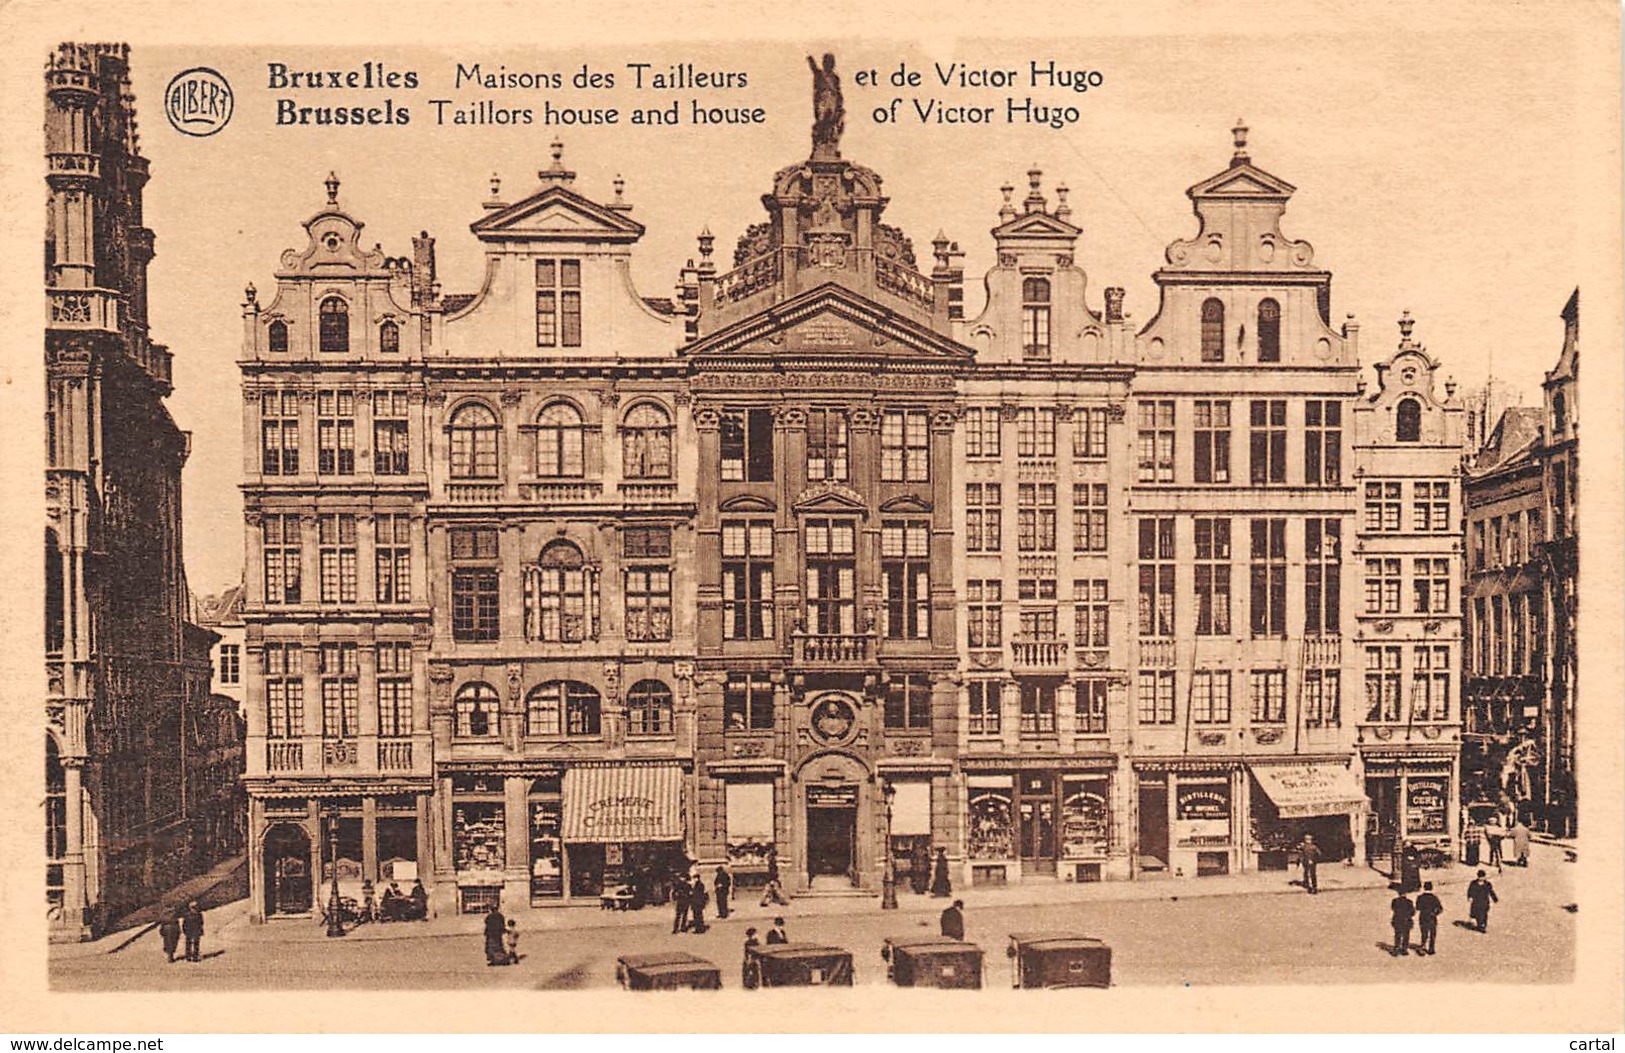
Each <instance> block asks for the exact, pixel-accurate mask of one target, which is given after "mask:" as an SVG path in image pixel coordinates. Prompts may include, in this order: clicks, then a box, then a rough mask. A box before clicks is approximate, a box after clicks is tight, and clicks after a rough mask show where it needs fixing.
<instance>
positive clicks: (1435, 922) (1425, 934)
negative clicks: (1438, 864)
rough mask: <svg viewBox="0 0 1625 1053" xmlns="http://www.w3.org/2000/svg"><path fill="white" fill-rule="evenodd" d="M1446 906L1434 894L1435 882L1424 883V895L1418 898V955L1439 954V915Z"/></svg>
mask: <svg viewBox="0 0 1625 1053" xmlns="http://www.w3.org/2000/svg"><path fill="white" fill-rule="evenodd" d="M1443 913H1444V904H1443V903H1441V902H1439V897H1438V896H1435V895H1434V894H1433V882H1431V881H1424V882H1422V894H1421V895H1420V896H1417V897H1416V931H1417V940H1416V953H1417V954H1437V953H1438V952H1437V951H1436V950H1434V943H1435V942H1436V941H1437V940H1438V938H1439V915H1440V914H1443Z"/></svg>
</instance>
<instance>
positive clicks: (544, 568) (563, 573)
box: [535, 541, 587, 643]
mask: <svg viewBox="0 0 1625 1053" xmlns="http://www.w3.org/2000/svg"><path fill="white" fill-rule="evenodd" d="M537 569H538V574H537V582H536V592H537V595H536V598H535V607H536V610H537V613H538V619H537V632H536V638H537V639H539V640H555V641H563V642H566V643H569V642H575V641H580V640H585V639H586V638H587V566H586V561H585V560H584V559H582V557H581V550H580V549H579V548H576V547H575V546H574V545H572V544H570V543H569V542H568V541H555V542H553V543H552V544H551V545H548V546H547V547H546V548H544V549H543V550H542V558H541V559H540V560H539V561H538V566H537Z"/></svg>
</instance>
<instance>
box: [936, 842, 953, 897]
mask: <svg viewBox="0 0 1625 1053" xmlns="http://www.w3.org/2000/svg"><path fill="white" fill-rule="evenodd" d="M953 890H954V887H953V883H952V882H951V881H949V880H948V850H947V849H946V848H939V849H937V863H936V867H935V869H934V870H933V871H932V874H931V895H933V896H935V897H937V898H938V899H947V898H948V894H949V893H950V892H952V891H953Z"/></svg>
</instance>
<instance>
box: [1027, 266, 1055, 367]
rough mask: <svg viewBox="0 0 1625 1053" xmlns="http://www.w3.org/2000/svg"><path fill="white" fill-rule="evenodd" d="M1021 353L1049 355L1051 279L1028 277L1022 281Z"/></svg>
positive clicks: (1042, 356) (1040, 355) (1030, 356)
mask: <svg viewBox="0 0 1625 1053" xmlns="http://www.w3.org/2000/svg"><path fill="white" fill-rule="evenodd" d="M1021 354H1022V357H1024V358H1048V357H1049V279H1048V278H1027V279H1024V280H1023V281H1022V283H1021Z"/></svg>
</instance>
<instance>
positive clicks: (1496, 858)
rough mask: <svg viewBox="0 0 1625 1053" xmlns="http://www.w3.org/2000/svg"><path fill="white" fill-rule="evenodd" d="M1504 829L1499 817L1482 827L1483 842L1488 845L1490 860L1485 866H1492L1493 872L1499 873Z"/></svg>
mask: <svg viewBox="0 0 1625 1053" xmlns="http://www.w3.org/2000/svg"><path fill="white" fill-rule="evenodd" d="M1506 835H1507V831H1506V827H1504V826H1502V825H1501V817H1500V816H1496V817H1495V818H1494V819H1491V820H1490V822H1489V824H1488V825H1487V826H1485V827H1484V840H1486V841H1488V842H1489V843H1490V858H1489V862H1488V863H1486V864H1485V865H1486V866H1493V867H1494V868H1495V872H1496V873H1497V874H1499V873H1500V872H1501V839H1502V838H1504V837H1506Z"/></svg>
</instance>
